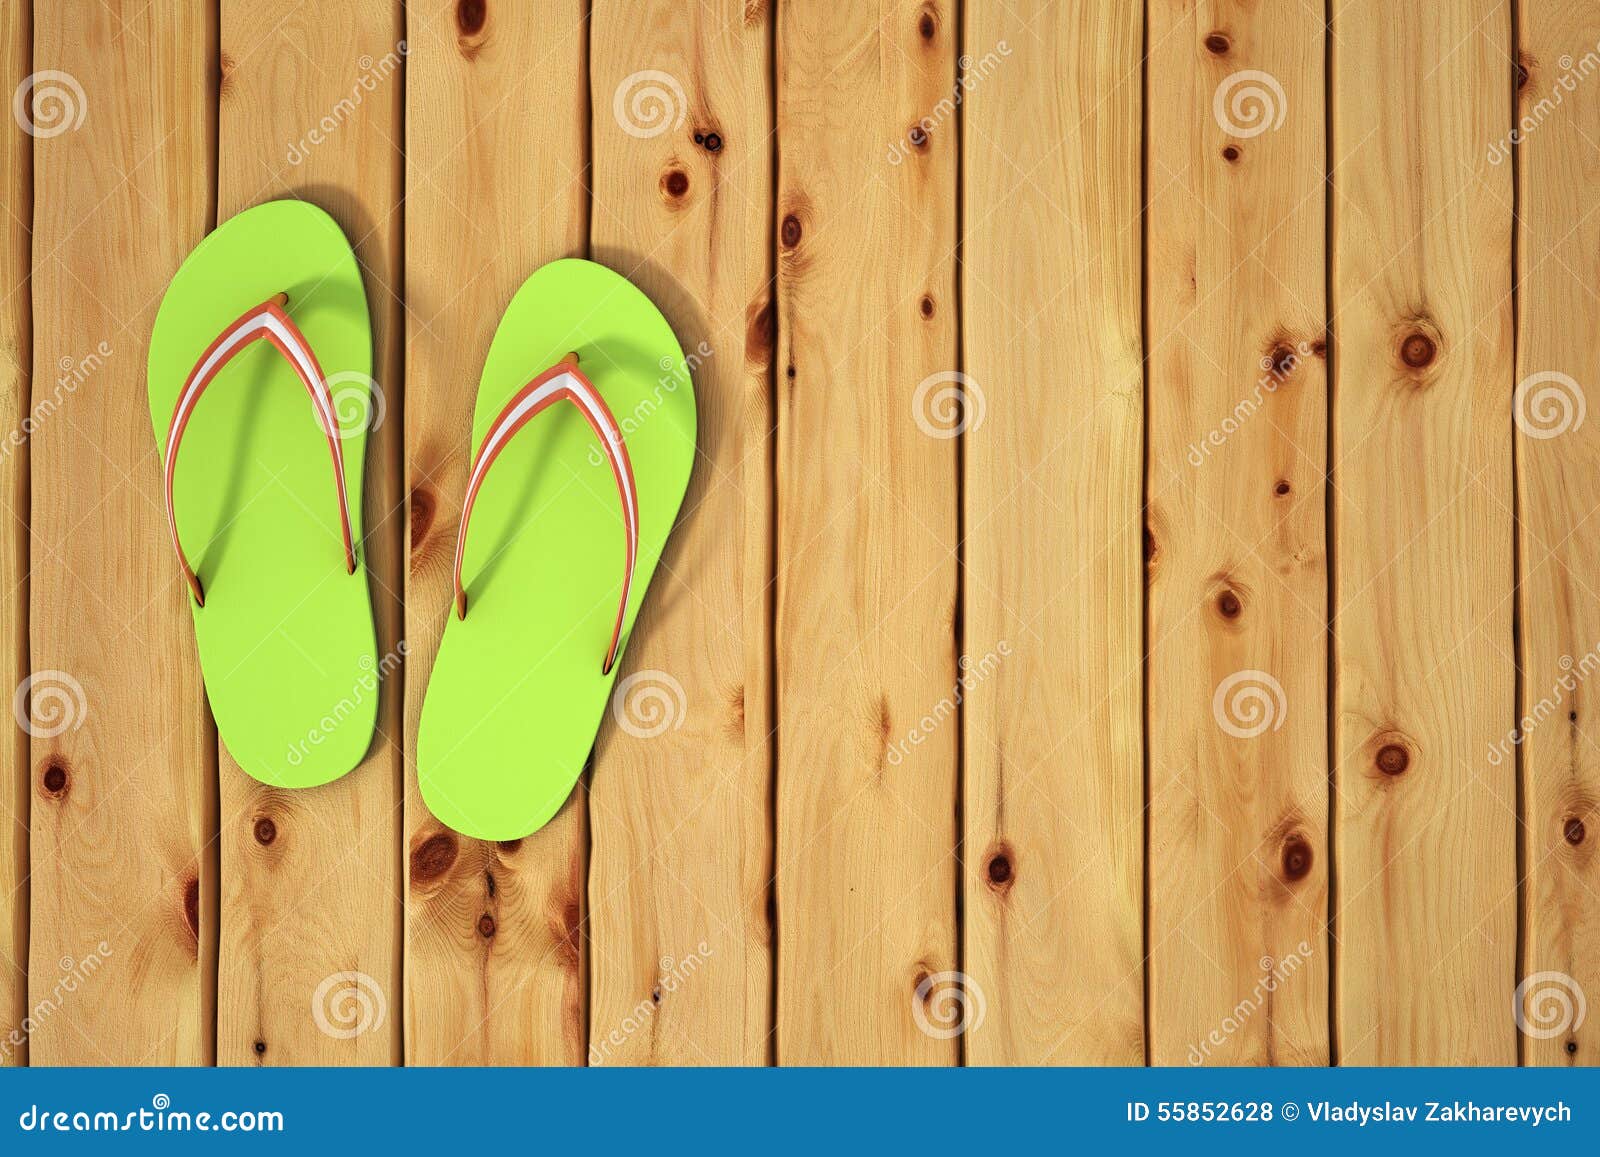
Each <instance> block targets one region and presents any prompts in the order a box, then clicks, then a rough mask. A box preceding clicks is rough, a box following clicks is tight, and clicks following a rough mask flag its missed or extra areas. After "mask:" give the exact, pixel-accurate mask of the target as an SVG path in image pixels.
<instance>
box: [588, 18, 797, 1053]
mask: <svg viewBox="0 0 1600 1157" xmlns="http://www.w3.org/2000/svg"><path fill="white" fill-rule="evenodd" d="M771 50H772V28H771V19H770V16H769V14H768V12H767V10H766V9H765V8H762V7H760V6H757V8H756V10H754V11H751V9H750V6H749V5H747V4H746V3H744V0H719V2H718V3H715V4H705V5H694V6H692V7H691V8H689V9H688V10H687V11H685V10H684V8H683V6H682V5H679V4H676V3H672V2H669V0H653V2H651V3H648V4H641V3H638V2H636V0H603V2H601V3H598V4H596V5H595V6H594V9H593V14H592V24H591V51H590V70H591V87H592V90H593V92H594V94H595V96H594V120H593V139H594V178H593V189H594V191H593V200H594V205H593V210H592V213H591V226H590V237H591V243H592V249H593V257H594V259H595V260H596V261H599V262H602V263H604V264H606V265H609V266H610V267H611V268H613V269H616V270H618V271H619V272H621V273H623V274H624V275H626V276H627V277H629V278H630V279H631V280H632V281H633V282H634V284H636V285H638V286H639V287H640V288H641V289H643V290H644V291H645V292H646V293H647V294H649V295H650V297H651V299H652V300H653V301H655V303H656V304H657V305H658V306H660V308H661V309H662V311H663V312H664V313H665V314H666V316H667V319H668V321H670V322H671V323H672V326H673V330H674V332H675V333H676V334H677V335H678V341H679V344H680V345H681V346H682V347H683V349H684V352H685V355H686V357H687V358H688V361H689V366H690V368H691V372H692V375H693V379H694V388H695V398H696V402H697V405H698V409H699V434H698V441H699V445H698V454H697V456H696V461H695V469H694V473H693V475H692V477H691V480H690V485H689V491H688V494H687V495H686V496H685V498H684V502H683V510H682V513H681V515H680V517H679V522H678V526H677V529H676V530H675V531H674V532H673V536H672V538H671V540H670V541H669V542H668V544H667V550H666V553H665V555H664V556H663V557H662V564H661V569H660V570H659V571H658V572H657V576H656V579H655V582H654V584H653V586H652V589H651V592H650V596H649V598H648V600H647V601H646V603H645V606H644V609H643V611H642V612H641V614H640V618H639V624H638V628H637V629H636V630H635V631H634V633H633V637H632V639H631V640H630V642H629V644H628V651H627V655H626V658H625V662H624V668H623V671H622V675H621V679H622V682H621V684H620V687H621V688H622V689H621V690H619V691H618V695H619V697H620V698H619V700H618V710H619V711H620V712H621V713H622V714H623V717H625V718H633V719H635V720H636V721H637V723H639V724H645V726H642V727H641V726H638V725H635V726H633V727H631V728H624V727H621V726H618V725H617V721H616V719H615V718H613V717H612V713H608V714H607V717H606V719H605V721H604V722H603V723H602V725H601V730H600V738H599V741H598V744H597V748H596V752H595V768H594V779H593V787H592V790H591V791H590V794H589V823H590V830H591V833H592V836H591V851H590V870H589V901H590V941H589V943H590V948H591V953H592V955H591V965H590V975H591V977H592V984H591V996H590V1047H589V1061H590V1063H591V1064H763V1063H765V1061H766V1060H767V1057H768V1052H769V1045H770V1036H771V1019H772V1018H771V981H772V971H771V968H772V958H771V951H770V945H769V936H770V932H769V926H768V912H767V899H768V891H769V883H768V882H769V880H770V874H771V865H772V832H771V821H770V808H769V804H770V797H769V793H770V789H771V783H770V770H771V769H770V744H769V741H768V737H769V731H770V728H771V720H770V718H769V716H770V702H771V689H770V686H769V666H770V662H771V653H770V629H769V628H770V621H771V611H770V606H769V601H770V593H769V586H768V580H769V574H770V570H771V557H772V554H771V552H772V541H771V532H772V527H771V523H772V438H771V424H772V414H771V369H772V346H773V315H772V304H771V271H772V204H773V187H772V123H771V119H772V92H771ZM650 70H654V71H655V72H657V73H665V74H666V75H667V76H668V77H670V78H671V79H672V82H673V83H674V84H676V85H678V86H679V87H678V89H677V90H674V89H673V88H672V87H671V85H665V82H660V81H656V82H652V81H651V80H650V79H649V78H647V77H642V76H641V75H640V74H641V73H644V72H647V71H650ZM652 83H655V84H661V85H663V86H664V87H662V88H661V91H663V92H665V93H667V94H669V96H668V99H667V102H666V103H665V104H664V105H663V106H661V109H660V116H661V119H660V121H659V124H657V123H647V122H645V121H644V120H642V119H640V118H637V117H635V116H634V111H635V106H634V105H633V103H632V101H633V98H634V97H635V96H637V95H639V94H640V93H641V91H642V90H645V89H648V88H649V87H650V86H651V84H652ZM680 93H681V97H680V95H679V94H680ZM619 94H620V96H621V97H622V99H623V102H624V103H623V104H622V106H621V108H622V110H623V111H622V115H621V117H620V118H619V117H618V115H617V107H618V106H617V105H616V103H615V100H614V99H613V98H614V97H616V96H618V95H619ZM641 131H642V132H643V133H645V134H646V135H640V133H641ZM670 380H671V379H670V378H666V377H664V378H663V381H670ZM622 417H623V420H624V422H625V423H626V422H628V421H635V422H648V421H650V420H651V418H650V415H649V414H648V413H639V414H635V415H628V416H622ZM630 686H631V692H630V690H629V688H630ZM657 694H661V695H664V698H663V699H660V700H658V701H657V702H660V703H663V704H665V707H664V710H665V712H666V714H665V715H664V716H662V717H660V718H659V719H658V718H657V717H656V716H655V715H653V714H650V708H649V704H650V702H651V699H650V697H652V696H655V695H657ZM640 696H644V697H646V698H644V699H640V698H639V697H640ZM630 712H631V714H630ZM658 732H659V733H658ZM641 1025H645V1026H648V1027H647V1029H646V1030H645V1031H641V1029H640V1026H641Z"/></svg>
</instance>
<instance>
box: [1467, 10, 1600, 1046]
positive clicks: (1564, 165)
mask: <svg viewBox="0 0 1600 1157" xmlns="http://www.w3.org/2000/svg"><path fill="white" fill-rule="evenodd" d="M1519 11H1520V14H1521V49H1522V51H1521V60H1522V61H1523V62H1524V65H1525V66H1526V68H1527V70H1528V71H1527V79H1526V82H1525V83H1524V84H1523V86H1522V90H1521V92H1520V94H1519V95H1520V111H1521V113H1522V114H1523V115H1526V116H1529V117H1531V118H1534V123H1535V125H1536V126H1537V127H1536V128H1535V129H1533V130H1530V131H1529V132H1528V133H1527V135H1526V137H1525V138H1524V139H1523V140H1522V141H1521V143H1520V145H1519V150H1518V151H1519V154H1520V160H1521V163H1520V167H1519V170H1518V173H1519V177H1520V182H1519V183H1520V190H1519V192H1520V212H1519V217H1520V228H1519V231H1518V245H1517V256H1518V279H1517V303H1518V308H1517V320H1518V333H1517V372H1516V378H1517V382H1518V388H1519V390H1521V395H1520V397H1518V396H1516V395H1513V406H1512V414H1513V420H1514V423H1515V426H1516V430H1517V434H1516V452H1517V491H1518V496H1519V503H1518V511H1519V513H1520V515H1521V520H1520V524H1519V529H1520V538H1519V548H1520V551H1519V570H1520V576H1521V584H1520V586H1521V590H1520V596H1521V621H1522V654H1521V659H1522V672H1523V683H1522V702H1521V704H1520V706H1519V709H1518V713H1517V714H1518V717H1519V718H1520V719H1521V720H1523V722H1522V724H1521V727H1522V746H1521V756H1522V768H1523V785H1524V788H1523V801H1524V815H1525V816H1526V819H1525V821H1524V824H1523V828H1522V839H1523V873H1524V884H1523V886H1524V889H1525V892H1524V896H1525V900H1524V908H1523V911H1524V919H1525V925H1524V931H1523V936H1522V944H1523V953H1522V960H1521V970H1520V973H1519V977H1518V982H1519V986H1521V989H1522V993H1523V998H1524V999H1523V1000H1521V1001H1518V1002H1516V1007H1518V1008H1519V1010H1520V1011H1521V1013H1522V1015H1523V1017H1524V1020H1525V1022H1526V1023H1527V1025H1528V1031H1527V1032H1526V1034H1525V1039H1524V1044H1523V1049H1524V1051H1523V1057H1524V1060H1525V1061H1526V1062H1527V1063H1528V1064H1539V1065H1574V1064H1588V1065H1592V1064H1597V1063H1600V1038H1597V1036H1596V1031H1595V1021H1594V1018H1593V1014H1592V1013H1591V1015H1590V1016H1589V1017H1588V1018H1587V1019H1586V1020H1585V1021H1580V1020H1579V1019H1578V1008H1579V1005H1580V1002H1582V1003H1592V1002H1593V1001H1594V999H1595V998H1596V997H1597V996H1600V857H1597V856H1596V855H1595V851H1594V848H1595V844H1596V842H1597V841H1600V746H1597V740H1600V701H1597V700H1596V699H1595V696H1594V693H1593V689H1592V688H1590V687H1589V686H1587V681H1588V679H1589V677H1590V676H1592V675H1594V674H1595V673H1596V670H1597V669H1600V651H1597V650H1596V648H1597V647H1600V578H1597V577H1596V575H1595V571H1594V559H1595V557H1596V551H1597V549H1600V526H1596V525H1595V520H1594V518H1593V515H1594V513H1595V502H1596V498H1597V496H1596V494H1595V489H1594V472H1595V463H1596V462H1597V461H1600V422H1596V421H1595V420H1594V417H1593V416H1592V415H1591V416H1589V418H1588V420H1587V421H1585V420H1584V415H1585V412H1586V411H1587V409H1588V407H1589V404H1590V403H1591V402H1595V401H1600V398H1596V397H1595V395H1594V383H1596V382H1600V346H1597V345H1596V343H1595V341H1594V340H1593V335H1594V332H1595V329H1596V326H1597V324H1600V296H1597V294H1596V287H1597V286H1600V217H1597V216H1596V214H1595V212H1594V208H1595V204H1596V195H1597V193H1600V155H1597V153H1596V151H1595V144H1594V142H1596V141H1597V140H1600V108H1597V107H1596V105H1595V104H1594V102H1593V101H1591V100H1581V101H1569V100H1567V99H1565V98H1566V96H1567V86H1569V85H1572V84H1575V83H1576V79H1575V75H1576V74H1575V73H1574V71H1573V69H1574V66H1575V65H1576V63H1577V61H1579V60H1581V59H1583V58H1584V56H1585V55H1586V54H1587V53H1589V52H1590V51H1592V49H1593V47H1594V45H1595V44H1596V43H1600V11H1596V10H1595V9H1594V8H1593V7H1591V6H1584V5H1574V4H1561V3H1553V2H1551V0H1524V3H1523V4H1522V5H1521V7H1520V9H1519ZM1558 100H1559V105H1557V104H1555V103H1554V102H1556V101H1558ZM1552 110H1555V111H1554V112H1552ZM1497 163H1498V165H1499V167H1501V168H1504V167H1507V165H1506V161H1505V160H1504V159H1500V160H1499V161H1498V162H1497ZM1524 382H1526V383H1527V385H1526V386H1523V385H1522V383H1524ZM1586 395H1587V396H1586ZM1493 759H1494V763H1495V766H1496V768H1497V769H1503V768H1505V767H1507V766H1511V765H1514V763H1515V759H1516V751H1515V750H1514V749H1513V748H1512V747H1511V746H1510V744H1508V743H1499V744H1497V745H1496V747H1495V752H1494V756H1493ZM1584 994H1588V995H1587V996H1585V995H1584Z"/></svg>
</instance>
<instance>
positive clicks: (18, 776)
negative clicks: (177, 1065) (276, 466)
mask: <svg viewBox="0 0 1600 1157" xmlns="http://www.w3.org/2000/svg"><path fill="white" fill-rule="evenodd" d="M32 60H33V35H32V20H31V16H30V12H29V5H26V4H6V5H0V92H10V93H14V92H16V91H17V88H18V86H19V85H21V84H22V82H23V78H24V77H26V76H27V75H28V74H29V72H31V71H32V67H31V65H32ZM32 140H33V138H32V137H30V136H29V135H28V134H27V133H25V132H24V131H23V130H22V127H21V126H20V125H18V124H17V123H16V120H15V119H14V118H13V120H12V121H11V123H9V124H0V237H3V239H4V240H3V248H0V424H3V426H4V429H5V437H4V441H3V442H0V662H3V663H4V667H3V669H0V684H3V686H4V687H15V686H16V685H17V684H19V683H21V682H22V680H23V679H24V678H25V677H26V676H27V673H28V447H27V443H26V442H25V441H24V440H23V432H24V430H25V429H26V425H25V422H26V419H27V416H28V410H29V408H30V407H31V405H32V397H31V395H30V389H31V387H30V384H29V383H30V380H31V369H32V359H33V349H32V342H33V323H32V311H31V310H30V309H29V305H30V304H31V301H30V293H31V283H30V281H29V273H30V266H31V261H32V257H31V253H30V244H29V231H30V228H31V226H32V223H33V187H32V182H33V147H32ZM28 778H29V777H28V736H27V733H26V732H24V731H22V730H21V729H20V728H19V729H13V730H12V731H11V735H10V741H9V743H8V745H7V746H6V747H5V748H4V750H3V751H0V1065H21V1064H26V1063H27V1057H28V1042H27V1029H28V1026H27V1023H26V1021H27V1016H28V794H29V793H28Z"/></svg>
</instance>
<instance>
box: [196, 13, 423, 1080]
mask: <svg viewBox="0 0 1600 1157" xmlns="http://www.w3.org/2000/svg"><path fill="white" fill-rule="evenodd" d="M221 15H222V28H221V53H222V55H221V61H222V85H221V98H220V102H219V110H220V123H219V126H218V163H217V170H218V171H217V211H218V215H219V217H220V218H221V219H224V220H225V219H226V218H228V217H231V216H232V215H233V214H235V213H238V212H240V211H242V210H244V209H247V208H249V207H251V206H252V205H256V204H259V203H261V202H262V201H267V200H273V199H276V198H283V197H294V198H298V199H302V200H306V201H309V202H311V203H312V204H315V205H317V206H319V207H320V208H323V209H326V210H327V211H328V212H330V213H332V214H333V216H334V219H335V220H337V221H338V222H339V225H340V227H341V228H342V229H343V230H344V232H345V236H346V237H348V238H349V240H350V242H351V244H352V245H353V246H354V247H355V250H356V258H357V260H358V261H359V262H360V264H361V269H362V273H363V275H364V277H365V280H366V286H367V301H368V308H369V310H370V311H371V315H372V326H373V368H374V377H375V386H376V389H377V391H378V393H377V394H376V395H374V401H373V403H372V405H371V409H370V411H369V412H370V414H371V418H372V423H371V424H372V429H371V432H370V435H369V437H368V441H367V467H366V478H367V480H368V483H367V485H366V487H365V489H364V495H365V498H364V501H365V510H364V511H363V518H362V522H363V526H364V527H365V528H366V537H365V541H364V543H363V552H364V555H365V558H366V562H367V568H368V571H369V573H370V574H371V575H372V593H373V613H374V618H375V619H376V622H377V626H378V656H379V659H378V666H377V669H376V674H379V675H381V674H383V673H386V672H392V671H395V670H396V669H397V667H398V664H399V661H400V659H401V657H402V656H403V652H402V651H401V650H400V649H399V642H400V630H401V622H400V618H401V607H402V599H401V588H402V585H403V582H402V577H401V570H400V566H401V558H402V550H403V546H402V537H403V535H404V533H405V514H404V510H403V508H402V506H401V481H402V479H401V472H400V443H401V426H402V417H401V380H400V373H401V363H400V352H401V314H400V297H399V294H400V292H401V290H402V286H401V284H400V233H401V219H400V190H401V178H402V167H403V153H402V141H403V133H402V131H401V119H400V117H401V111H402V101H403V98H404V83H405V77H404V58H405V53H406V46H405V44H404V40H403V33H402V29H401V13H400V8H399V5H397V4H384V3H364V2H360V0H343V2H342V3H339V4H335V5H331V6H330V5H323V6H320V7H319V8H317V9H316V10H312V9H309V8H301V7H300V6H299V5H298V4H294V3H289V2H284V3H266V4H263V3H257V2H254V0H226V2H225V3H224V4H223V5H222V9H221ZM313 43H314V44H315V45H316V47H317V51H316V53H315V55H314V56H308V55H307V53H306V52H305V49H304V46H305V45H307V44H313ZM400 691H401V688H400V678H399V677H398V676H393V677H385V678H384V679H383V681H382V682H381V683H378V684H377V685H376V686H371V687H369V686H366V685H362V684H358V685H356V686H353V687H352V688H351V691H350V693H351V695H352V697H359V696H364V695H372V694H376V695H378V696H379V700H380V701H379V724H378V729H379V735H378V737H377V738H376V740H375V741H374V743H373V745H372V748H371V749H370V750H369V751H368V753H367V757H366V759H365V760H363V761H362V763H361V764H360V766H358V767H357V768H355V770H353V771H352V772H350V774H348V775H347V776H345V777H344V778H342V779H339V780H336V781H335V782H333V783H331V784H328V785H327V786H325V787H320V788H317V789H315V790H312V791H304V792H285V791H279V790H274V789H272V788H269V787H266V786H264V785H262V784H260V783H257V782H256V781H255V780H253V779H251V778H250V777H249V776H247V775H246V774H245V773H244V772H243V771H242V770H240V768H239V767H238V765H237V764H235V763H234V761H233V759H232V758H231V757H230V756H229V754H228V751H227V748H226V745H221V747H220V756H219V758H220V798H221V825H220V837H219V846H220V849H221V872H222V881H223V891H222V912H221V922H220V936H221V955H220V961H219V965H218V982H217V989H218V992H217V1059H218V1063H220V1064H292V1065H322V1064H348V1063H361V1064H388V1063H394V1062H398V1061H399V1060H400V1023H401V1022H400V1016H399V1009H398V1008H395V1009H393V1010H392V1011H391V1007H390V1006H391V1002H397V1001H398V1000H399V998H400V921H401V911H402V902H401V895H400V886H401V884H400V857H399V855H398V853H397V849H398V847H399V841H400V831H401V793H400V739H401V729H400V705H401V694H400ZM334 706H335V705H333V704H330V705H329V709H330V710H331V709H333V707H334Z"/></svg>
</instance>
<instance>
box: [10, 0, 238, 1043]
mask: <svg viewBox="0 0 1600 1157" xmlns="http://www.w3.org/2000/svg"><path fill="white" fill-rule="evenodd" d="M34 16H35V27H34V51H35V57H34V65H35V67H36V68H38V69H40V70H54V71H56V72H59V73H64V74H66V75H65V77H58V76H52V77H50V78H49V83H51V84H53V85H56V86H58V93H59V94H60V95H61V96H63V97H64V98H65V99H66V100H67V102H68V104H69V105H72V104H74V103H78V102H81V104H79V107H80V109H81V111H82V112H83V113H84V115H83V118H82V121H81V123H79V122H77V121H76V120H74V122H73V123H74V124H75V127H71V128H67V127H65V123H66V122H65V121H62V122H59V125H58V127H60V128H61V129H62V131H60V132H59V133H57V134H56V135H54V136H49V137H45V136H40V137H38V138H36V139H35V140H34V142H33V145H34V154H33V155H34V206H35V210H36V212H35V217H34V233H33V254H34V268H33V289H34V321H35V324H34V355H35V362H34V364H35V367H36V370H35V374H34V379H33V403H34V408H35V409H36V410H40V409H41V407H44V406H46V405H47V404H49V403H52V402H53V403H54V405H55V409H54V412H53V413H51V415H50V416H49V417H48V418H45V417H41V418H40V420H39V421H38V422H37V424H36V428H35V429H34V431H33V435H32V440H31V448H32V469H33V524H32V541H31V550H32V560H33V570H32V581H31V583H30V595H31V629H32V672H33V678H34V680H35V681H34V683H33V685H32V695H33V700H34V707H33V718H34V719H35V720H36V725H35V727H34V736H33V742H32V763H33V784H34V792H33V799H32V805H33V814H32V849H31V851H32V867H33V873H32V885H33V887H32V921H31V929H32V938H31V945H30V968H29V990H30V991H29V1001H30V1005H32V1006H34V1007H36V1008H37V1007H39V1006H40V1005H41V1003H42V1002H45V1001H49V1002H51V1004H52V1011H51V1012H50V1013H49V1015H47V1016H41V1017H40V1019H39V1023H38V1024H37V1026H36V1027H35V1029H34V1032H33V1036H32V1038H31V1041H30V1061H31V1062H32V1063H33V1064H45V1065H55V1064H203V1063H206V1062H207V1061H208V1060H209V1059H210V1057H211V1054H212V1051H213V1037H212V1025H211V1023H210V1015H209V1014H210V1009H209V1006H208V1003H209V1002H208V995H207V994H208V989H209V988H210V984H211V982H210V980H209V979H208V975H207V974H208V973H209V971H210V968H211V965H212V958H211V956H210V953H209V952H208V951H207V949H208V948H209V941H210V939H211V937H213V936H214V935H215V932H214V927H213V924H214V918H213V916H212V913H213V912H214V911H215V894H214V891H213V890H214V888H215V886H216V877H215V872H214V863H215V860H214V857H213V856H211V855H209V854H208V853H207V851H206V848H207V845H208V844H209V842H210V838H211V832H210V826H211V816H212V813H213V810H214V808H215V790H216V786H215V778H214V768H215V760H216V739H215V735H214V732H213V731H212V729H211V727H210V725H209V723H208V720H207V716H206V712H205V707H204V695H203V689H202V684H201V677H200V666H199V663H198V661H197V659H196V655H195V645H194V628H193V625H192V624H191V622H190V618H189V610H188V608H187V607H186V606H185V604H184V600H185V598H186V597H187V596H186V593H185V591H184V587H183V583H182V582H181V581H178V580H177V576H176V573H175V570H174V565H173V560H172V556H171V550H172V548H171V544H170V543H169V542H168V541H167V533H166V526H165V516H164V514H163V502H162V496H161V482H160V459H159V455H158V453H157V450H156V445H155V440H154V438H153V436H152V435H151V432H150V425H149V422H148V420H147V414H148V410H149V407H148V404H147V401H146V392H145V354H146V348H147V343H148V340H149V334H150V327H151V325H152V324H153V322H154V320H155V311H156V307H157V305H158V303H159V301H160V299H161V295H162V293H163V291H164V290H165V289H166V286H167V282H168V281H169V280H170V278H171V277H172V274H173V273H174V272H175V271H176V270H177V268H178V265H179V263H180V262H181V261H182V260H183V258H184V256H185V255H187V253H188V252H189V250H190V249H191V248H193V247H194V245H195V244H196V243H197V242H199V241H200V239H201V238H202V237H203V236H204V235H205V233H206V230H207V228H208V227H209V225H210V224H211V221H212V189H213V174H212V164H211V126H210V116H211V108H212V102H213V100H214V97H215V94H214V92H213V87H214V86H213V85H212V83H211V82H212V77H213V75H214V70H215V67H216V28H215V25H214V23H213V21H212V18H211V16H210V15H209V13H208V11H207V10H206V9H204V8H201V7H190V6H179V5H165V4H156V5H148V6H141V5H134V4H126V5H123V4H118V5H111V4H101V3H94V2H88V0H85V2H81V3H62V4H41V5H39V6H38V9H37V11H36V12H35V14H34ZM68 78H70V80H69V79H68ZM62 115H63V116H66V115H70V113H63V114H62ZM62 376H65V377H67V379H68V380H69V381H72V382H74V385H73V388H72V389H71V390H66V389H65V388H64V387H63V388H62V389H61V390H60V391H58V388H57V387H58V383H59V380H60V377H62ZM51 712H57V714H51ZM202 923H203V924H204V925H205V928H204V930H202ZM91 958H93V959H95V960H96V961H97V964H96V965H95V968H94V970H93V973H92V976H91V977H90V978H89V979H88V980H86V981H85V982H83V983H79V984H77V988H78V994H77V995H66V996H61V997H59V999H57V997H58V986H59V985H60V984H62V983H64V982H63V974H65V973H72V972H76V971H81V967H82V966H83V965H84V964H85V962H87V961H89V960H90V959H91ZM68 961H71V967H69V966H68V963H67V962H68ZM86 990H87V991H86Z"/></svg>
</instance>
